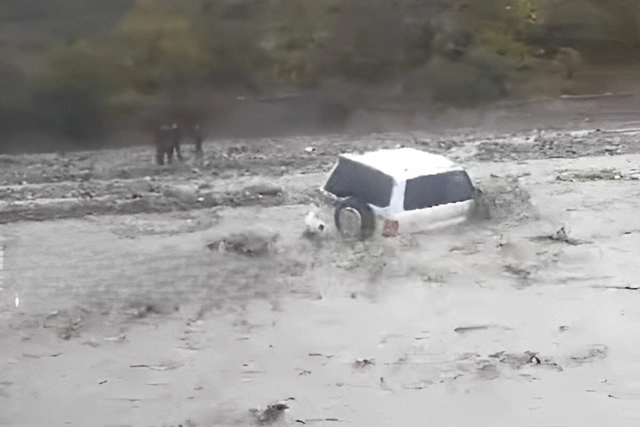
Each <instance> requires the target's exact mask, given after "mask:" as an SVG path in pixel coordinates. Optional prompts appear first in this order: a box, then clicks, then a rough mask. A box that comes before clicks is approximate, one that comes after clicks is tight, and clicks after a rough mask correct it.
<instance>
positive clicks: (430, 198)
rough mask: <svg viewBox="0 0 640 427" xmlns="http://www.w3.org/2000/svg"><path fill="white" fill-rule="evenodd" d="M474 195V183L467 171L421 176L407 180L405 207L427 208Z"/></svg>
mask: <svg viewBox="0 0 640 427" xmlns="http://www.w3.org/2000/svg"><path fill="white" fill-rule="evenodd" d="M473 196H474V190H473V184H472V183H471V179H470V178H469V175H467V173H466V172H465V171H451V172H445V173H440V174H436V175H427V176H421V177H418V178H413V179H410V180H408V181H407V186H406V188H405V193H404V209H405V210H407V211H410V210H415V209H426V208H431V207H433V206H438V205H444V204H447V203H455V202H462V201H464V200H471V199H473Z"/></svg>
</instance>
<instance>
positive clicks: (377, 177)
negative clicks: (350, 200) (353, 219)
mask: <svg viewBox="0 0 640 427" xmlns="http://www.w3.org/2000/svg"><path fill="white" fill-rule="evenodd" d="M393 186H394V180H393V178H391V177H390V176H388V175H386V174H384V173H382V172H380V171H378V170H376V169H372V168H370V167H368V166H365V165H363V164H362V163H359V162H354V161H352V160H349V159H345V158H341V159H340V160H339V161H338V166H337V167H336V169H335V170H334V172H333V173H332V174H331V176H330V177H329V179H328V180H327V182H326V183H325V185H324V189H325V190H326V191H328V192H329V193H331V194H333V195H335V196H337V197H349V196H354V197H356V198H358V199H359V200H362V201H363V202H365V203H371V204H372V205H374V206H378V207H381V208H384V207H386V206H389V203H390V202H391V192H392V190H393Z"/></svg>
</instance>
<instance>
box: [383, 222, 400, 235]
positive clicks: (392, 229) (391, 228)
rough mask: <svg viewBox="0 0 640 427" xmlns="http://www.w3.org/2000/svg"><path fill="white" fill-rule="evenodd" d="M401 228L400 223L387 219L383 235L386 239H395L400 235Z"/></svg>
mask: <svg viewBox="0 0 640 427" xmlns="http://www.w3.org/2000/svg"><path fill="white" fill-rule="evenodd" d="M399 228H400V224H399V223H398V221H394V220H391V219H385V220H384V228H383V229H382V235H383V236H384V237H394V236H396V235H397V234H398V229H399Z"/></svg>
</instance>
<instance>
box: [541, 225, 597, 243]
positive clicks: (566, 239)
mask: <svg viewBox="0 0 640 427" xmlns="http://www.w3.org/2000/svg"><path fill="white" fill-rule="evenodd" d="M531 240H537V241H545V240H546V241H552V242H563V243H567V244H569V245H573V246H577V245H580V244H584V243H587V242H583V241H580V240H578V239H574V238H573V237H570V236H569V233H567V230H566V229H565V228H564V226H563V227H560V229H559V230H558V231H556V232H555V233H553V234H551V235H548V236H537V237H533V238H532V239H531Z"/></svg>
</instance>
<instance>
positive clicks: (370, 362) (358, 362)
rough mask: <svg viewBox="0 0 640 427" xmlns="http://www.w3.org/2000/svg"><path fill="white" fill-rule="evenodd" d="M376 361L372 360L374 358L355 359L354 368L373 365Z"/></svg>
mask: <svg viewBox="0 0 640 427" xmlns="http://www.w3.org/2000/svg"><path fill="white" fill-rule="evenodd" d="M375 364H376V362H375V361H374V359H356V361H355V362H354V364H353V367H354V368H364V367H367V366H369V365H375Z"/></svg>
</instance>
